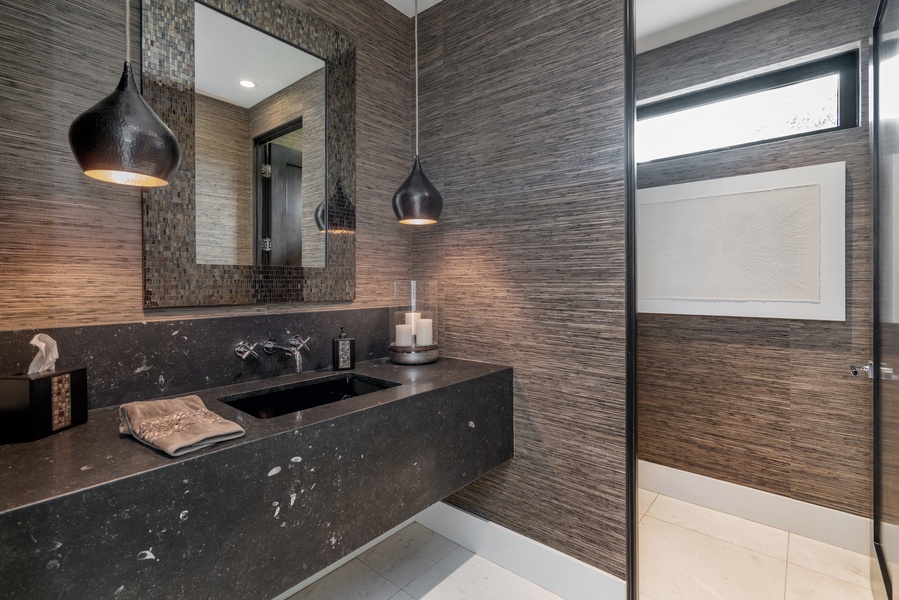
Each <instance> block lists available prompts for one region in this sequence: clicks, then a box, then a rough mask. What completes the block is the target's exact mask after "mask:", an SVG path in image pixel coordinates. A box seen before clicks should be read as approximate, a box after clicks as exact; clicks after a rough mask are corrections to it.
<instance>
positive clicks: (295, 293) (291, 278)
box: [141, 0, 356, 307]
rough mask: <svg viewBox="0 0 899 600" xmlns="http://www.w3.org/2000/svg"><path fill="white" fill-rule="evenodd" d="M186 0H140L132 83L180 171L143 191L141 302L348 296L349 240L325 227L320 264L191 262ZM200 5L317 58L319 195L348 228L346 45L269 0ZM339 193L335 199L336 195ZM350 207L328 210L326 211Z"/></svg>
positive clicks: (350, 118) (350, 64) (350, 144)
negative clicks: (138, 55)
mask: <svg viewBox="0 0 899 600" xmlns="http://www.w3.org/2000/svg"><path fill="white" fill-rule="evenodd" d="M193 4H194V3H193V0H152V1H151V0H143V2H142V36H141V38H142V39H141V47H142V56H143V61H142V82H143V95H144V98H145V99H146V100H147V102H148V103H149V104H150V106H152V107H153V109H154V110H155V111H156V112H157V114H158V115H159V116H160V118H162V120H163V121H165V123H166V124H168V126H169V127H170V128H171V129H172V131H173V132H174V133H175V135H176V137H177V138H178V140H179V142H180V143H181V148H182V152H183V160H182V164H181V170H180V171H179V173H178V175H177V176H176V177H175V179H174V181H172V182H171V183H170V184H169V185H168V186H167V187H164V188H155V189H145V190H144V192H143V246H144V247H143V255H144V306H145V307H175V306H217V305H232V304H261V303H276V302H315V301H340V300H352V299H353V298H354V297H355V291H356V268H355V266H356V239H355V237H356V236H355V235H354V233H352V231H351V232H350V233H346V232H340V233H334V232H330V231H329V232H328V233H327V236H328V237H327V263H326V266H325V267H324V268H311V267H286V266H258V265H253V266H249V265H247V266H242V265H210V264H197V260H196V247H195V237H196V211H195V207H196V186H195V181H196V171H195V163H196V137H195V131H194V40H193V32H194V10H193ZM203 4H205V5H207V6H209V7H211V8H214V9H215V10H218V11H219V12H222V13H224V14H226V15H228V16H231V17H233V18H235V19H237V20H239V21H242V22H243V23H246V24H247V25H249V26H251V27H254V28H256V29H259V30H262V31H265V32H267V33H269V34H271V35H273V36H275V37H278V38H280V39H282V40H284V41H285V42H287V43H290V44H292V45H294V46H297V47H299V48H301V49H303V50H306V51H308V52H309V53H311V54H315V55H317V56H319V57H321V58H323V59H324V60H325V61H326V62H327V78H326V79H327V84H326V85H327V92H326V107H327V108H326V111H327V123H326V128H327V135H326V143H327V150H326V156H327V167H326V173H327V175H326V176H327V182H326V189H327V198H328V199H329V200H328V206H329V209H328V210H330V211H331V215H329V217H328V221H331V220H332V219H333V218H335V217H340V220H341V222H350V223H352V224H353V229H354V228H355V227H354V225H355V214H354V213H355V205H356V203H355V191H356V181H355V176H356V168H355V167H356V165H355V157H356V140H355V127H356V115H355V104H356V103H355V93H356V92H355V86H356V50H355V44H354V43H353V41H352V40H350V39H349V38H347V37H346V36H345V35H343V34H340V33H338V32H337V31H336V30H334V29H333V28H332V27H331V26H330V25H328V24H327V23H326V22H324V21H323V20H321V19H319V18H317V17H313V16H310V15H306V14H303V13H301V12H299V11H297V10H296V9H295V8H293V7H291V6H289V5H287V4H282V3H281V2H278V1H277V0H270V1H269V0H257V1H253V2H247V1H233V0H231V1H229V0H204V1H203ZM338 195H340V196H341V197H340V198H338V197H337V196H338ZM335 209H336V210H341V211H350V212H352V213H353V214H349V215H335V214H333V211H334V210H335Z"/></svg>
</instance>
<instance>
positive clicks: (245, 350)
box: [234, 342, 259, 360]
mask: <svg viewBox="0 0 899 600" xmlns="http://www.w3.org/2000/svg"><path fill="white" fill-rule="evenodd" d="M258 345H259V344H253V345H252V346H251V345H250V344H249V342H240V343H239V344H237V346H235V347H234V354H236V355H237V356H239V357H241V358H242V359H243V360H247V358H249V357H251V356H252V357H253V358H259V353H258V352H256V346H258Z"/></svg>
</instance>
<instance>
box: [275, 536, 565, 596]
mask: <svg viewBox="0 0 899 600" xmlns="http://www.w3.org/2000/svg"><path fill="white" fill-rule="evenodd" d="M363 599H364V600H416V599H417V600H513V599H514V600H562V599H561V598H559V596H556V595H555V594H552V593H550V592H548V591H546V590H545V589H543V588H541V587H539V586H537V585H535V584H533V583H531V582H530V581H527V580H526V579H523V578H521V577H519V576H518V575H515V574H514V573H511V572H510V571H507V570H506V569H503V568H502V567H500V566H498V565H496V564H494V563H492V562H490V561H488V560H485V559H483V558H481V557H480V556H478V555H477V554H473V553H472V552H469V551H468V550H466V549H465V548H462V547H461V546H458V545H457V544H455V543H454V542H451V541H450V540H448V539H446V538H445V537H443V536H441V535H438V534H436V533H434V532H433V531H431V530H430V529H427V528H426V527H423V526H421V525H419V524H418V523H412V524H411V525H409V526H408V527H405V528H404V529H402V530H401V531H399V532H398V533H396V534H394V535H393V536H391V537H389V538H387V539H386V540H384V541H383V542H381V543H380V544H378V545H377V546H375V547H374V548H372V549H370V550H368V551H367V552H365V553H364V554H362V555H361V556H359V557H358V558H356V559H353V560H351V561H350V562H348V563H347V564H345V565H344V566H342V567H340V568H339V569H337V570H336V571H334V572H333V573H330V574H329V575H327V576H325V577H324V578H322V579H319V580H318V581H316V582H315V583H313V584H312V585H310V586H309V587H307V588H304V589H302V590H300V591H299V592H297V593H296V594H294V595H293V596H291V597H290V600H363Z"/></svg>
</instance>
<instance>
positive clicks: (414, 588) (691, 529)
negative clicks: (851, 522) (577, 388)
mask: <svg viewBox="0 0 899 600" xmlns="http://www.w3.org/2000/svg"><path fill="white" fill-rule="evenodd" d="M639 512H640V598H641V600H872V599H873V595H872V592H871V589H870V586H871V584H870V580H869V579H868V557H867V556H863V555H861V554H855V553H854V552H849V551H848V550H843V549H840V548H836V547H834V546H828V545H827V544H822V543H821V542H817V541H815V540H811V539H808V538H804V537H801V536H798V535H794V534H790V533H787V532H785V531H781V530H778V529H774V528H772V527H767V526H765V525H759V524H758V523H753V522H751V521H747V520H745V519H740V518H738V517H734V516H731V515H727V514H724V513H720V512H716V511H713V510H710V509H707V508H703V507H700V506H696V505H693V504H688V503H686V502H681V501H680V500H675V499H674V498H669V497H666V496H660V495H657V494H654V493H651V492H647V491H645V490H640V509H639ZM363 599H364V600H562V599H561V598H559V596H556V595H555V594H552V593H550V592H548V591H547V590H545V589H543V588H541V587H539V586H537V585H535V584H533V583H531V582H529V581H527V580H525V579H523V578H521V577H519V576H518V575H515V574H514V573H511V572H509V571H507V570H506V569H503V568H502V567H500V566H498V565H496V564H494V563H492V562H490V561H488V560H485V559H484V558H481V557H480V556H478V555H476V554H473V553H471V552H469V551H468V550H466V549H465V548H462V547H460V546H458V545H456V544H455V543H453V542H451V541H450V540H448V539H446V538H444V537H443V536H440V535H438V534H436V533H434V532H433V531H431V530H430V529H427V528H425V527H423V526H422V525H419V524H418V523H413V524H411V525H409V526H408V527H406V528H405V529H403V530H401V531H400V532H398V533H396V534H395V535H393V536H392V537H390V538H388V539H386V540H384V541H383V542H381V543H380V544H378V545H377V546H375V547H374V548H372V549H370V550H368V551H367V552H365V553H364V554H362V555H361V556H359V557H358V558H356V559H354V560H352V561H350V562H348V563H347V564H346V565H344V566H342V567H341V568H339V569H337V570H336V571H334V572H333V573H331V574H329V575H327V576H326V577H324V578H323V579H320V580H319V581H317V582H315V583H314V584H312V585H311V586H309V587H307V588H305V589H303V590H300V591H299V592H297V593H296V594H294V595H293V596H292V597H291V598H290V600H363Z"/></svg>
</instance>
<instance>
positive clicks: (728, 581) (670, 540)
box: [639, 490, 873, 600]
mask: <svg viewBox="0 0 899 600" xmlns="http://www.w3.org/2000/svg"><path fill="white" fill-rule="evenodd" d="M639 511H640V596H641V600H744V599H745V600H872V598H873V594H872V592H871V583H870V580H869V578H868V557H867V556H863V555H861V554H856V553H854V552H849V551H848V550H843V549H841V548H836V547H834V546H829V545H827V544H822V543H821V542H817V541H815V540H810V539H808V538H804V537H801V536H798V535H794V534H791V533H787V532H785V531H780V530H778V529H774V528H772V527H767V526H765V525H759V524H758V523H753V522H751V521H747V520H745V519H740V518H738V517H733V516H731V515H727V514H724V513H720V512H716V511H714V510H710V509H707V508H703V507H700V506H695V505H693V504H688V503H686V502H681V501H680V500H675V499H674V498H668V497H666V496H660V495H657V494H654V493H652V492H648V491H646V490H640V509H639Z"/></svg>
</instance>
